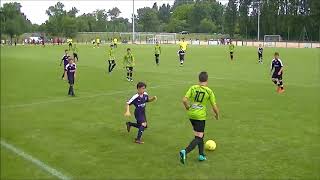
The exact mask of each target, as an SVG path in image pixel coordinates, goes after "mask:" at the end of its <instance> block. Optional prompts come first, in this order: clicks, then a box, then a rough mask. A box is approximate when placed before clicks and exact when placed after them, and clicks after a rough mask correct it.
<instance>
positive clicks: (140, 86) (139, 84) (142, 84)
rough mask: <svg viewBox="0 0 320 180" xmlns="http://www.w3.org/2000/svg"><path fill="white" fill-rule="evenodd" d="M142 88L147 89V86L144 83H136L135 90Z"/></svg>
mask: <svg viewBox="0 0 320 180" xmlns="http://www.w3.org/2000/svg"><path fill="white" fill-rule="evenodd" d="M142 87H145V88H146V87H147V85H146V84H145V83H144V82H138V84H137V89H139V88H142Z"/></svg>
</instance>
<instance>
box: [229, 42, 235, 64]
mask: <svg viewBox="0 0 320 180" xmlns="http://www.w3.org/2000/svg"><path fill="white" fill-rule="evenodd" d="M233 51H234V44H232V41H231V40H230V44H229V52H230V58H231V60H233Z"/></svg>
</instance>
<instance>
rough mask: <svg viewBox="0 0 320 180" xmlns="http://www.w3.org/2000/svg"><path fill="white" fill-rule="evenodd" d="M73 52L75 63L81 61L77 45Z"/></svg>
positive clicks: (74, 46)
mask: <svg viewBox="0 0 320 180" xmlns="http://www.w3.org/2000/svg"><path fill="white" fill-rule="evenodd" d="M72 52H73V59H74V61H75V62H78V61H79V57H78V48H77V44H74V45H73V47H72Z"/></svg>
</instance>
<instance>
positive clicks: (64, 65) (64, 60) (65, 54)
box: [60, 49, 69, 79]
mask: <svg viewBox="0 0 320 180" xmlns="http://www.w3.org/2000/svg"><path fill="white" fill-rule="evenodd" d="M68 58H69V55H68V49H66V50H64V55H63V57H62V59H61V61H60V66H61V65H62V62H63V74H62V77H61V79H63V78H64V74H65V73H64V70H65V67H66V65H67V64H68V63H69V60H68Z"/></svg>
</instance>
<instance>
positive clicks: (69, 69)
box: [65, 63, 77, 78]
mask: <svg viewBox="0 0 320 180" xmlns="http://www.w3.org/2000/svg"><path fill="white" fill-rule="evenodd" d="M76 69H77V66H76V64H75V63H72V64H67V65H66V67H65V71H67V75H68V78H73V77H74V73H75V72H76Z"/></svg>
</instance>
